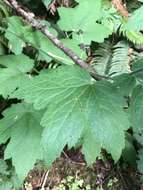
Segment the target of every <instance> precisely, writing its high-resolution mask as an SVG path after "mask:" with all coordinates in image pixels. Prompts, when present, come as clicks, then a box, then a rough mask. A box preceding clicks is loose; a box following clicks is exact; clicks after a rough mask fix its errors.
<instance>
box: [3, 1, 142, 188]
mask: <svg viewBox="0 0 143 190" xmlns="http://www.w3.org/2000/svg"><path fill="white" fill-rule="evenodd" d="M27 2H30V1H24V3H27ZM42 2H43V3H44V4H45V6H46V7H48V5H49V3H50V2H51V1H49V0H48V1H47V0H45V1H44V0H43V1H42ZM42 2H40V3H41V4H42ZM59 4H60V3H59ZM38 5H39V2H37V4H36V6H38ZM3 6H4V7H5V5H3V4H2V6H1V3H0V18H1V17H2V18H3V19H2V23H3V24H1V23H0V24H1V28H0V29H1V33H0V95H1V101H2V102H5V101H6V103H7V104H6V106H4V108H3V107H2V110H3V109H4V112H2V110H1V112H2V117H1V119H0V144H4V143H5V145H6V149H5V151H4V158H5V159H6V160H7V159H8V160H9V159H12V164H13V166H14V167H15V170H16V173H17V174H18V177H19V178H20V180H21V181H22V180H23V179H24V178H25V177H26V175H27V174H28V172H29V170H31V169H32V168H33V167H34V164H35V163H36V161H38V160H45V162H46V164H47V165H51V164H52V162H53V161H54V160H55V159H56V158H57V157H59V156H60V154H61V152H62V151H63V149H64V147H65V146H66V145H67V147H68V149H70V148H72V147H74V148H76V147H77V144H80V145H81V151H82V153H83V154H84V156H85V160H86V162H87V164H92V163H93V162H94V161H95V160H96V159H97V158H98V157H100V156H101V154H102V150H103V149H104V150H105V151H106V152H107V153H109V154H110V155H111V156H112V158H113V160H114V161H115V162H117V161H118V160H119V159H120V157H121V156H122V155H123V157H124V158H125V157H126V161H128V162H130V163H131V162H132V163H133V162H134V160H135V157H133V159H128V158H129V157H130V156H131V157H132V155H133V153H136V150H135V147H134V144H133V142H134V139H135V140H136V142H137V143H138V144H139V145H140V146H141V147H142V146H143V130H142V123H143V121H142V120H143V119H142V115H143V104H142V102H143V83H142V80H143V77H142V68H143V61H142V59H140V58H139V57H138V53H136V52H135V49H134V45H135V44H142V43H143V35H142V32H141V29H142V23H141V22H140V20H141V19H142V7H141V6H140V7H139V8H138V9H137V10H135V12H133V13H131V17H130V18H129V20H128V21H127V20H125V18H123V17H122V15H121V14H120V13H119V12H118V11H117V10H116V9H115V8H113V6H112V5H111V2H110V1H103V0H98V1H95V0H85V1H83V0H77V4H75V6H74V7H72V8H71V7H56V8H57V13H56V14H55V16H51V15H50V13H49V12H48V15H50V16H51V17H50V16H49V17H50V18H49V17H46V15H47V12H46V11H48V9H45V10H44V11H45V12H44V13H43V14H42V16H43V15H44V16H43V17H44V18H45V20H42V19H41V17H42V16H41V15H40V16H39V15H38V16H39V17H38V19H39V22H41V23H44V24H45V25H46V27H47V28H48V30H49V31H50V32H51V33H52V34H53V35H54V36H56V37H58V38H59V39H60V40H61V41H62V42H63V44H64V45H65V46H66V47H69V48H70V49H72V50H73V51H74V52H75V53H76V54H77V55H78V56H79V57H80V58H81V59H83V60H88V59H87V58H90V56H91V57H92V58H93V63H92V64H91V67H94V68H95V70H96V71H97V72H98V73H99V74H103V75H107V76H110V77H111V78H110V79H109V80H102V81H96V80H94V79H93V78H92V77H91V76H90V75H89V73H88V72H87V71H86V70H84V69H82V68H79V67H78V66H75V64H74V63H73V61H72V60H71V59H70V58H69V57H68V56H67V55H65V54H64V53H63V52H62V51H61V50H60V49H58V48H57V47H56V46H55V45H53V43H52V42H51V41H50V40H49V39H47V37H46V36H45V35H44V34H42V33H41V32H40V31H37V30H36V29H33V28H32V27H31V26H29V25H28V24H27V23H26V22H24V21H23V20H22V18H21V17H19V16H12V15H11V16H9V17H8V15H9V14H10V12H8V14H7V12H5V9H3ZM36 6H35V7H36ZM55 6H56V4H55ZM32 7H33V4H32ZM32 7H31V8H32ZM6 10H7V9H6ZM34 10H35V9H34ZM36 10H37V9H36ZM37 12H38V10H37ZM5 17H7V18H5ZM43 17H42V18H43ZM140 23H141V24H140ZM123 36H125V37H126V38H123ZM105 39H106V40H105ZM128 40H129V41H131V42H132V46H131V44H130V43H129V42H128ZM131 48H132V50H133V54H134V56H132V52H131V53H130V50H131ZM86 50H87V52H86ZM88 51H89V52H88ZM89 53H90V54H91V55H90V56H89ZM135 53H136V54H135ZM135 60H137V61H135ZM49 65H56V67H58V68H49V67H48V66H49ZM132 71H133V72H132ZM131 72H132V73H131ZM2 98H3V99H2ZM11 104H12V105H11ZM129 128H131V130H132V135H131V134H130V132H129V131H130V130H128V129H129ZM139 152H140V153H139V161H138V163H139V164H138V165H139V168H141V169H140V171H141V172H142V171H143V170H142V153H141V151H139ZM122 153H123V154H122ZM129 155H130V156H129ZM2 162H3V164H2V165H3V168H4V169H3V170H4V171H5V170H6V169H5V168H6V165H5V164H4V163H5V162H4V161H2ZM0 164H1V163H0ZM4 175H5V174H4ZM6 175H7V174H6ZM7 189H8V187H7Z"/></svg>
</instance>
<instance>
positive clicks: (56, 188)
mask: <svg viewBox="0 0 143 190" xmlns="http://www.w3.org/2000/svg"><path fill="white" fill-rule="evenodd" d="M140 178H141V176H140V174H139V173H138V172H137V171H136V169H135V168H132V167H131V166H127V165H122V164H121V163H120V164H116V165H115V164H113V163H112V161H110V162H109V161H105V162H103V161H101V160H98V161H96V163H95V164H93V165H92V166H90V167H87V165H86V163H85V162H84V159H83V156H82V155H81V153H80V152H79V151H70V152H66V153H65V152H64V153H63V155H62V156H61V157H60V158H59V159H57V160H56V161H55V162H54V163H53V165H52V167H51V169H50V170H46V169H44V168H43V167H42V166H41V164H40V165H37V166H36V167H35V169H34V170H32V171H31V172H30V173H29V175H28V177H27V178H26V181H25V185H24V186H25V190H81V189H82V190H143V187H142V185H141V182H140Z"/></svg>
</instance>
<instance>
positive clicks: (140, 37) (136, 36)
mask: <svg viewBox="0 0 143 190" xmlns="http://www.w3.org/2000/svg"><path fill="white" fill-rule="evenodd" d="M119 32H120V33H121V34H122V35H123V36H124V37H126V38H127V39H128V40H129V41H131V42H132V43H134V44H138V45H141V44H143V34H142V33H141V32H139V31H133V30H125V28H124V27H123V26H121V27H120V31H119Z"/></svg>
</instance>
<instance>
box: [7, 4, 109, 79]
mask: <svg viewBox="0 0 143 190" xmlns="http://www.w3.org/2000/svg"><path fill="white" fill-rule="evenodd" d="M4 2H5V3H6V4H7V5H8V6H10V7H12V8H13V9H14V10H16V11H17V13H19V15H21V16H22V17H23V19H25V21H26V22H27V23H29V24H30V25H31V26H32V27H34V28H36V29H37V30H40V31H41V32H42V33H43V34H44V35H45V36H47V38H48V39H49V40H50V41H51V42H52V43H53V44H54V45H55V46H56V47H58V48H59V49H60V50H62V51H63V52H64V53H65V54H66V55H67V56H68V57H70V58H71V59H72V60H73V61H74V63H75V64H77V65H79V66H80V67H82V68H84V69H86V70H87V71H88V72H89V73H90V75H91V76H92V77H93V78H94V79H96V80H102V79H110V77H107V76H102V75H99V74H98V73H96V71H95V69H94V68H91V66H90V65H88V64H87V63H86V62H85V61H84V60H82V59H81V58H80V57H79V56H78V55H77V54H76V53H75V52H73V51H72V50H71V49H70V48H68V47H66V46H65V45H64V44H63V43H62V42H61V41H60V40H59V39H58V38H57V37H55V36H54V35H53V34H51V33H50V32H49V30H48V29H47V26H46V25H44V24H42V23H41V22H40V21H39V20H38V19H36V17H35V15H34V13H33V12H30V11H25V10H24V9H23V8H22V7H21V6H20V5H19V4H18V3H17V1H16V0H4Z"/></svg>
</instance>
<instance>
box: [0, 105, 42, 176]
mask: <svg viewBox="0 0 143 190" xmlns="http://www.w3.org/2000/svg"><path fill="white" fill-rule="evenodd" d="M41 114H42V113H41V112H40V111H35V110H33V108H32V106H31V105H28V104H24V103H20V104H17V105H13V106H12V107H10V108H8V109H7V110H6V111H5V112H4V113H3V116H4V118H3V119H2V120H1V121H0V142H1V143H5V142H6V141H7V140H8V139H9V138H10V142H9V144H8V145H7V148H6V150H5V159H9V158H12V162H13V165H14V166H15V169H16V172H17V174H18V176H19V178H20V179H21V180H23V179H24V178H25V176H26V174H27V173H28V172H29V170H30V169H32V168H33V166H34V164H35V162H36V160H37V159H42V147H41V146H40V139H41V132H42V128H41V126H40V119H41Z"/></svg>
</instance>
